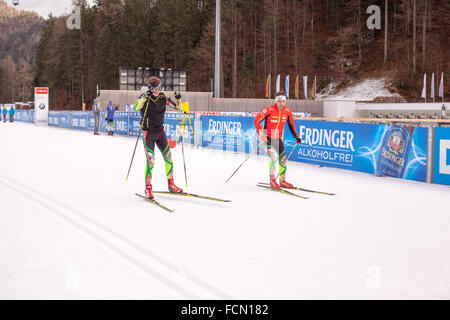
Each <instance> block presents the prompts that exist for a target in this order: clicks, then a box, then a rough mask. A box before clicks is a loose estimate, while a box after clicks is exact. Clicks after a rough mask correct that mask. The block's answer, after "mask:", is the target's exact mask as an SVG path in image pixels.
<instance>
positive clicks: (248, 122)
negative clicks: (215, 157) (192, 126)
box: [201, 116, 256, 153]
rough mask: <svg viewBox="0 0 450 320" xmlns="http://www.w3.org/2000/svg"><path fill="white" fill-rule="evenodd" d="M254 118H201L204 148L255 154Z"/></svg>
mask: <svg viewBox="0 0 450 320" xmlns="http://www.w3.org/2000/svg"><path fill="white" fill-rule="evenodd" d="M253 120H254V117H225V116H201V123H202V125H201V128H202V134H201V137H202V147H206V148H211V149H219V150H229V151H234V152H245V153H249V152H254V149H255V147H256V146H255V145H256V142H255V137H256V129H255V127H254V126H253Z"/></svg>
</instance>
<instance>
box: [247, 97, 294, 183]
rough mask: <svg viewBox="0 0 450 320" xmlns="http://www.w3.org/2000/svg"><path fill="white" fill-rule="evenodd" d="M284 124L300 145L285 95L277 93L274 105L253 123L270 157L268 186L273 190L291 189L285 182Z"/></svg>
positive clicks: (265, 109) (266, 108) (260, 114)
mask: <svg viewBox="0 0 450 320" xmlns="http://www.w3.org/2000/svg"><path fill="white" fill-rule="evenodd" d="M263 120H265V124H264V129H263V128H262V127H261V121H263ZM286 122H287V124H288V126H289V130H291V133H292V135H293V136H294V138H295V140H297V143H299V144H300V143H302V140H301V139H300V137H299V136H298V134H297V131H296V130H295V124H294V117H293V115H292V111H291V109H290V108H289V107H287V106H286V93H285V92H283V91H280V92H278V93H277V95H276V98H275V104H274V105H271V106H269V107H265V108H264V109H263V111H262V112H260V113H259V114H258V115H257V116H256V118H255V120H254V121H253V124H254V125H255V128H256V131H257V132H258V134H259V136H260V138H261V140H262V141H263V142H264V144H265V146H266V147H267V152H268V153H269V156H270V186H271V187H272V188H275V189H278V188H280V185H281V187H283V188H292V187H293V185H292V184H291V183H289V182H287V181H286V151H285V150H284V143H283V134H284V126H285V124H286ZM277 162H278V163H279V165H280V171H279V172H280V184H278V183H277V180H276V175H275V168H276V163H277Z"/></svg>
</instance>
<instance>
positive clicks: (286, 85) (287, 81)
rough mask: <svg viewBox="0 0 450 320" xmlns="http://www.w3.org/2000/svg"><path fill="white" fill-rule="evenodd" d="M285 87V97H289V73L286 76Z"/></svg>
mask: <svg viewBox="0 0 450 320" xmlns="http://www.w3.org/2000/svg"><path fill="white" fill-rule="evenodd" d="M285 88H286V97H287V98H288V99H289V75H287V76H286V84H285Z"/></svg>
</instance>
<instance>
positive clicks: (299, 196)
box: [256, 183, 308, 199]
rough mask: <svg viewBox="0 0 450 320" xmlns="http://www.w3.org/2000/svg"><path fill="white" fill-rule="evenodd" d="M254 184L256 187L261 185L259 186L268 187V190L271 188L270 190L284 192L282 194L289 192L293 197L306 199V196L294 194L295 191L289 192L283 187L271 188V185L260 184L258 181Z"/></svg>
mask: <svg viewBox="0 0 450 320" xmlns="http://www.w3.org/2000/svg"><path fill="white" fill-rule="evenodd" d="M256 186H257V187H261V188H265V189H269V190H272V191H277V192H281V193H284V194H289V195H291V196H294V197H297V198H302V199H308V198H307V197H304V196H301V195H298V194H295V193H293V192H289V191H287V190H284V189H281V188H280V189H273V188H271V187H269V186H266V185H262V184H259V183H258V184H257V185H256Z"/></svg>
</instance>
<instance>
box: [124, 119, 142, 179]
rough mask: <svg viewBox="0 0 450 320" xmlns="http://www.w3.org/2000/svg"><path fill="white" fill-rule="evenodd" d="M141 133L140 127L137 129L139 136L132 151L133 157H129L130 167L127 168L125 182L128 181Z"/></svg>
mask: <svg viewBox="0 0 450 320" xmlns="http://www.w3.org/2000/svg"><path fill="white" fill-rule="evenodd" d="M141 131H142V126H141V128H140V129H139V134H138V137H137V139H136V145H135V146H134V151H133V156H132V157H131V162H130V167H129V168H128V174H127V177H126V179H125V180H126V181H128V177H129V176H130V171H131V165H132V164H133V160H134V154H135V153H136V148H137V145H138V142H139V137H140V136H141Z"/></svg>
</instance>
